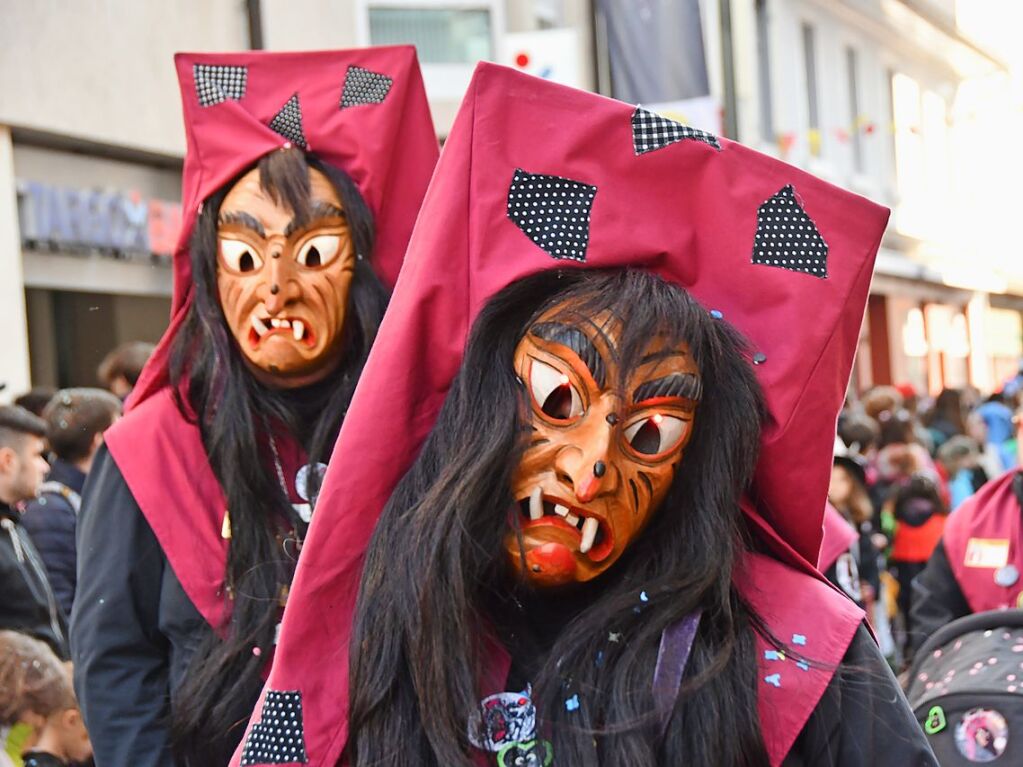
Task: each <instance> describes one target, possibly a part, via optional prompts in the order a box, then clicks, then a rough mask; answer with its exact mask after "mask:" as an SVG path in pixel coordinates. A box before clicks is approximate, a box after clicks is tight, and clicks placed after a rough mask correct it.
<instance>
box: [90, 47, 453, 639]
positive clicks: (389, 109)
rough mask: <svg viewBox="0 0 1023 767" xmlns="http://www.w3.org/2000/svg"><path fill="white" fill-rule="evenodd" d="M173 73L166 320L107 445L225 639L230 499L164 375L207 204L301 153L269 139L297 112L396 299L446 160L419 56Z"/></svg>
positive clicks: (248, 56)
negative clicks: (372, 234) (173, 236)
mask: <svg viewBox="0 0 1023 767" xmlns="http://www.w3.org/2000/svg"><path fill="white" fill-rule="evenodd" d="M175 64H176V65H177V70H178V78H179V80H180V84H181V95H182V102H183V110H184V117H185V129H186V135H187V144H188V152H187V154H186V156H185V165H184V172H183V180H182V190H183V191H182V195H183V202H182V208H183V213H182V227H181V232H180V234H179V237H178V243H177V248H176V250H175V252H174V298H173V303H172V317H171V322H170V326H169V328H168V329H167V332H166V333H165V334H164V336H163V338H162V339H161V341H160V343H159V345H158V346H157V349H156V351H155V353H154V354H153V357H152V359H150V361H149V364H147V365H146V368H145V370H144V371H143V373H142V376H141V378H140V379H139V382H138V385H137V386H136V388H135V391H134V392H133V393H132V396H131V399H130V400H129V401H128V405H127V414H126V415H125V417H124V418H123V419H121V420H120V421H118V423H117V424H116V425H115V426H114V427H113V428H111V429H110V430H109V431H108V432H107V434H106V437H105V438H106V444H107V446H108V448H109V450H110V454H111V455H112V456H113V458H114V461H115V462H116V463H117V466H118V468H119V469H120V470H121V473H122V474H123V475H124V478H125V481H126V482H127V484H128V487H129V489H130V490H131V492H132V495H133V496H134V498H135V500H136V501H137V502H138V504H139V507H140V508H141V510H142V513H143V514H144V515H145V517H146V519H147V521H148V522H149V524H150V526H151V527H152V528H153V531H154V533H155V534H156V536H157V539H158V540H159V542H160V546H161V547H162V548H163V551H164V554H165V555H166V556H167V560H168V562H169V563H170V566H171V568H172V569H173V570H174V573H175V574H176V575H177V577H178V579H179V580H180V582H181V585H182V587H183V588H184V590H185V593H186V594H187V595H188V597H189V599H190V600H191V601H192V602H193V603H194V604H195V606H196V609H198V610H199V612H200V613H201V614H202V616H203V617H204V618H205V619H206V620H207V621H208V622H209V623H210V625H211V626H213V627H214V628H217V629H221V628H222V627H223V625H224V623H225V622H226V620H227V617H228V615H229V602H228V601H227V600H226V598H225V596H224V595H223V593H222V592H223V589H222V585H223V579H224V568H225V565H226V557H227V543H226V541H224V540H223V539H222V538H221V534H220V533H221V523H222V520H223V516H224V499H223V495H222V493H221V491H220V487H219V485H218V483H217V480H216V478H215V477H214V476H213V472H212V470H211V469H210V466H209V463H208V462H207V460H206V452H205V450H204V448H203V445H202V439H201V437H200V434H199V430H198V428H197V427H196V426H195V425H194V424H192V423H190V422H188V421H186V420H185V419H184V418H183V417H182V416H181V414H180V413H179V411H178V409H177V408H176V407H175V404H174V401H173V396H172V393H171V386H172V385H173V384H172V382H171V381H170V380H169V370H168V366H169V362H170V349H171V345H172V343H173V341H174V338H175V336H176V335H177V332H178V330H179V328H180V327H181V325H182V323H183V321H184V318H185V315H186V313H187V311H188V308H189V307H190V305H191V302H192V297H193V294H192V287H193V286H192V267H191V262H190V254H189V242H190V240H191V237H192V231H193V229H194V228H195V223H196V218H197V216H198V212H199V210H200V208H201V205H202V202H203V200H205V199H206V198H207V197H209V196H210V195H211V194H212V193H213V192H215V191H216V190H217V189H219V188H220V187H221V186H223V185H224V184H225V183H227V182H228V181H230V180H231V179H233V178H234V177H236V176H237V175H238V174H239V173H241V172H242V171H243V170H245V169H246V168H248V167H250V166H251V165H253V164H254V163H255V162H256V161H257V160H258V159H259V158H260V157H262V156H263V155H265V154H267V153H268V152H272V151H275V150H277V149H280V148H281V147H282V146H284V145H285V144H286V143H287V144H290V143H293V140H294V138H295V136H294V135H293V136H290V137H289V136H286V135H281V134H279V133H277V132H276V130H275V129H274V128H271V127H270V126H271V124H274V125H275V126H277V127H278V128H279V127H280V122H275V117H277V116H278V115H279V114H282V110H283V114H285V115H286V116H288V117H291V118H293V117H294V112H293V111H289V109H291V108H292V107H289V103H291V104H297V105H298V106H297V109H298V110H299V114H300V117H299V119H300V121H301V122H300V125H301V132H302V136H303V137H304V139H305V142H306V146H307V148H308V149H309V150H310V151H312V152H314V153H315V154H317V155H318V156H319V157H320V158H321V159H323V160H324V161H326V162H328V163H330V164H332V165H335V166H337V167H339V168H342V169H343V170H345V171H346V172H347V173H348V174H349V175H350V176H351V177H352V179H353V180H354V181H355V183H356V184H357V185H358V187H359V191H360V192H361V193H362V195H363V197H364V198H365V199H366V202H367V203H368V204H369V207H370V209H371V210H372V212H373V217H374V221H375V228H376V245H375V247H374V252H373V256H372V263H373V268H374V270H375V271H376V272H377V274H378V275H380V277H381V278H382V279H383V281H384V283H385V284H386V285H388V286H391V285H393V284H394V281H395V279H396V278H397V274H398V271H399V269H400V266H401V262H402V259H403V257H404V255H405V248H406V246H407V244H408V241H409V237H410V236H411V233H412V227H413V224H414V222H415V217H416V213H417V212H418V210H419V206H420V204H421V203H422V200H423V196H424V194H425V192H426V187H427V184H428V183H429V180H430V175H431V174H432V172H433V168H434V165H435V164H436V160H437V154H438V149H437V139H436V135H435V133H434V130H433V122H432V120H431V118H430V112H429V108H428V105H427V101H426V93H425V91H424V90H423V82H422V76H421V75H420V72H419V65H418V63H417V61H416V55H415V49H413V48H412V47H411V46H400V47H389V48H367V49H363V50H348V51H319V52H309V53H262V52H245V53H194V54H193V53H181V54H178V55H177V56H176V57H175ZM367 73H368V74H367ZM371 75H375V76H377V77H376V78H373V77H371ZM350 78H354V79H350ZM381 78H382V79H381ZM387 80H390V85H389V86H387V84H386V81H387ZM367 81H369V82H372V83H374V84H375V85H376V87H375V88H370V89H365V88H363V89H362V92H363V93H365V92H367V90H368V91H369V92H370V95H369V96H368V97H367V96H363V98H364V99H366V98H371V99H376V101H372V102H367V103H360V104H356V105H352V106H346V107H345V108H343V109H342V108H341V105H342V94H343V93H345V92H346V89H347V90H348V91H349V92H352V91H353V89H354V86H355V85H358V84H364V83H366V82H367ZM346 83H347V85H346ZM296 94H297V99H295V96H296ZM293 99H295V100H294V101H293ZM289 124H291V125H294V121H293V120H292V121H291V122H290V123H289ZM285 130H286V132H290V133H293V132H294V131H293V130H291V131H288V130H287V129H285Z"/></svg>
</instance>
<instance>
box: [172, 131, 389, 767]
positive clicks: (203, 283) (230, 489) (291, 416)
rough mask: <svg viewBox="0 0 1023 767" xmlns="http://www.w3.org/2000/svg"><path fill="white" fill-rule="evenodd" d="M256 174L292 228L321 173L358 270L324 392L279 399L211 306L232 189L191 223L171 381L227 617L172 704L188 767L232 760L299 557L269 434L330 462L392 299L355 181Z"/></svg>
mask: <svg viewBox="0 0 1023 767" xmlns="http://www.w3.org/2000/svg"><path fill="white" fill-rule="evenodd" d="M254 167H258V168H259V172H260V185H261V186H262V188H263V190H264V191H265V192H266V193H267V194H268V195H270V197H271V198H272V199H273V200H274V201H275V202H277V203H279V204H282V205H284V206H286V207H289V208H291V210H292V211H294V213H295V215H296V216H302V215H304V214H306V212H307V211H308V209H309V205H310V183H309V169H310V168H312V169H316V170H318V171H320V172H321V173H323V174H324V175H325V176H326V177H327V179H328V180H329V181H330V183H331V184H332V185H333V186H334V188H335V190H336V191H337V193H338V196H339V197H340V199H341V202H342V205H343V207H344V213H345V216H346V218H347V220H348V226H349V231H350V232H351V237H352V240H353V244H354V246H355V252H356V253H357V254H358V258H357V259H356V263H355V273H354V276H353V279H352V283H351V287H350V290H349V294H348V306H347V308H346V312H345V323H344V329H343V334H344V336H343V343H344V358H343V360H342V363H341V365H340V366H339V367H338V369H337V370H336V371H335V372H333V373H332V374H331V375H330V376H329V377H328V379H327V380H326V381H323V382H322V383H319V384H315V385H313V386H311V387H308V388H306V389H302V390H299V391H297V392H295V391H292V392H288V391H275V390H272V389H270V388H267V387H265V386H263V385H261V384H260V383H259V382H257V380H256V379H255V378H254V377H253V376H252V374H251V373H249V372H248V370H247V368H246V366H245V363H244V361H243V359H242V355H241V352H240V351H239V350H238V348H237V345H236V342H235V340H234V338H233V337H232V335H231V333H230V331H229V329H228V326H227V323H226V321H225V319H224V313H223V310H222V308H221V306H220V300H219V297H218V294H217V280H216V275H217V223H218V216H219V211H220V206H221V203H222V202H223V200H224V197H225V196H226V194H227V192H228V191H230V189H231V188H232V187H233V186H234V185H235V183H236V182H237V180H238V179H237V178H236V179H234V180H233V181H231V182H229V183H227V184H225V185H224V187H222V188H221V189H220V190H219V191H217V192H216V193H215V194H213V195H212V196H210V198H208V199H207V200H206V201H205V203H204V205H203V210H202V212H201V214H200V215H199V219H198V221H197V223H196V228H195V232H194V234H193V237H192V246H191V258H192V275H193V281H194V296H193V301H192V305H191V308H190V310H189V313H188V315H187V317H186V319H185V322H184V325H183V326H182V329H181V332H180V333H179V334H178V336H177V337H176V338H175V341H174V348H173V350H172V359H171V378H172V380H173V381H176V382H178V386H177V388H176V391H177V396H178V406H179V408H180V409H181V411H182V413H184V414H185V415H186V417H197V419H198V424H199V428H200V431H201V433H202V439H203V445H204V446H205V448H206V454H207V457H208V458H209V462H210V467H211V468H212V469H213V473H214V475H215V476H216V477H217V480H218V481H219V483H220V486H221V488H222V489H223V492H224V495H225V497H226V499H227V506H228V509H230V513H231V532H232V537H231V545H230V548H229V551H228V560H227V572H226V574H225V577H226V583H227V586H228V589H229V593H230V594H232V595H233V605H232V612H231V622H230V626H229V628H228V632H227V637H226V639H223V640H221V639H220V638H219V637H217V635H216V634H215V633H214V632H213V631H212V629H210V628H209V627H208V626H204V631H205V634H204V636H203V637H202V641H201V642H199V644H198V647H197V649H196V651H195V653H194V655H193V657H192V661H191V664H190V667H189V670H188V673H187V674H186V675H185V679H184V681H183V682H182V684H181V687H180V688H179V689H178V690H177V691H174V692H173V693H172V712H171V716H172V737H173V741H174V748H175V752H176V755H177V757H178V759H179V760H180V761H182V762H184V763H186V764H226V763H227V761H228V760H229V759H230V756H231V753H232V752H233V750H234V747H235V746H236V745H237V743H238V741H239V740H240V739H241V736H242V734H243V732H244V726H245V723H246V721H247V720H248V715H249V713H250V711H251V710H252V707H253V705H254V704H255V701H256V699H257V696H258V694H259V691H260V689H261V687H262V678H261V673H260V672H261V671H262V669H263V667H264V665H265V659H266V658H268V657H270V652H271V651H272V648H273V641H274V633H275V627H276V624H277V622H278V620H279V619H280V599H281V592H282V588H286V587H287V585H288V584H290V582H291V578H292V575H293V574H294V566H295V562H294V557H293V556H289V555H288V553H286V552H285V551H284V550H283V548H282V545H281V543H280V542H279V541H278V539H277V537H276V536H277V534H278V532H279V531H280V530H281V529H282V526H283V525H287V524H289V523H290V524H293V525H295V526H296V528H297V529H299V530H301V529H303V528H302V524H301V520H299V519H298V518H297V516H296V515H295V512H294V510H293V509H292V507H291V504H290V502H289V499H288V498H287V496H286V491H285V490H284V489H283V488H281V487H280V483H279V480H278V477H277V474H276V473H275V470H274V467H273V466H269V467H268V466H266V465H265V464H266V461H265V459H264V456H265V455H266V446H267V442H268V439H269V435H268V434H267V425H268V424H269V423H270V422H273V423H276V424H282V425H284V427H285V428H287V430H288V431H289V433H290V434H291V435H292V436H293V437H294V438H295V439H296V440H297V441H299V442H300V443H301V444H302V445H303V447H304V448H305V449H306V453H307V455H308V457H309V461H310V462H317V461H326V460H327V457H328V456H329V451H330V450H331V449H332V448H333V445H334V441H335V439H336V437H337V432H338V429H339V428H340V422H341V419H342V417H343V415H344V413H345V411H346V410H347V408H348V403H349V401H350V400H351V396H352V392H353V391H354V389H355V384H356V382H357V381H358V378H359V374H360V373H361V371H362V367H363V364H364V363H365V361H366V357H367V355H368V353H369V349H370V346H371V344H372V342H373V339H374V337H375V336H376V332H377V329H378V327H379V325H380V320H381V319H382V317H383V313H384V309H385V308H386V305H387V291H386V289H385V288H384V286H383V285H382V283H381V282H380V280H379V278H378V277H377V276H376V274H375V273H374V272H373V269H372V268H371V267H370V262H371V261H370V257H371V255H372V250H373V234H374V228H373V218H372V213H371V212H370V210H369V208H368V207H367V205H366V203H365V201H364V200H363V198H362V196H361V195H360V193H359V190H358V187H356V185H355V183H354V182H353V181H352V180H351V178H349V177H348V175H347V174H345V173H344V172H343V171H341V170H339V169H337V168H334V167H332V166H330V165H327V164H326V163H324V162H322V161H321V160H319V159H318V158H317V157H315V156H314V155H312V154H307V153H303V152H301V151H299V150H297V149H292V150H281V151H276V152H272V153H271V154H268V155H266V156H264V157H263V158H262V159H261V160H259V162H258V163H257V164H256V165H255V166H254ZM246 172H247V171H246ZM241 175H244V174H241ZM238 178H240V175H239V177H238ZM196 413H197V414H199V415H198V416H194V415H191V416H190V415H189V414H196ZM253 648H259V650H260V651H261V652H260V653H259V654H256V653H254V652H253Z"/></svg>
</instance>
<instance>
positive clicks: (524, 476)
mask: <svg viewBox="0 0 1023 767" xmlns="http://www.w3.org/2000/svg"><path fill="white" fill-rule="evenodd" d="M540 439H546V440H549V439H550V436H549V435H545V434H544V433H543V432H542V431H532V432H530V437H529V441H530V443H532V442H535V441H536V440H540ZM560 449H561V445H560V444H558V443H555V442H553V441H548V442H546V443H544V444H541V445H538V446H536V447H531V448H530V447H527V448H526V451H525V452H524V453H523V454H522V459H521V460H520V461H519V466H518V469H516V471H515V473H514V475H513V478H512V484H513V486H514V489H516V490H520V489H524V490H527V491H528V490H529V489H531V487H523V486H525V485H529V484H530V481H531V480H535V479H536V478H537V477H539V476H541V475H543V474H545V473H547V472H551V471H554V460H555V458H556V457H557V455H558V451H559V450H560Z"/></svg>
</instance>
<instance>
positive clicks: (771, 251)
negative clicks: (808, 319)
mask: <svg viewBox="0 0 1023 767" xmlns="http://www.w3.org/2000/svg"><path fill="white" fill-rule="evenodd" d="M753 263H754V264H761V265H763V266H777V267H779V268H781V269H789V270H791V271H794V272H804V273H805V274H812V275H813V276H814V277H820V278H821V279H824V278H825V277H827V276H828V244H827V243H826V242H825V241H824V238H823V237H821V233H820V231H819V230H818V229H817V225H816V224H814V222H813V220H812V219H811V218H810V217H809V216H808V215H807V214H806V211H805V210H803V206H802V205H800V204H799V200H798V199H796V191H795V189H793V188H792V185H791V184H788V185H787V186H784V187H782V188H781V189H780V190H779V191H778V193H777V194H775V195H774V196H772V197H771V198H769V199H768V200H767V202H765V203H764V204H763V205H761V206H760V208H759V209H758V210H757V233H756V236H755V238H754V241H753Z"/></svg>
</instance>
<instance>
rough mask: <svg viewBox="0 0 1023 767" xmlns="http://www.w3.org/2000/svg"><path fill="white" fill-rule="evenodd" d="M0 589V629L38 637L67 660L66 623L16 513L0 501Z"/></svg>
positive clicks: (37, 553) (29, 539)
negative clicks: (1, 596) (0, 594)
mask: <svg viewBox="0 0 1023 767" xmlns="http://www.w3.org/2000/svg"><path fill="white" fill-rule="evenodd" d="M0 588H2V594H3V598H2V599H0V629H13V630H14V631H20V632H22V633H24V634H30V635H31V636H34V637H36V638H37V639H41V640H43V641H44V642H46V643H47V644H48V645H50V647H52V648H53V651H54V652H55V653H57V655H58V656H59V657H60V658H61V660H67V658H68V644H67V623H66V622H65V619H64V614H63V613H62V612H61V609H60V605H58V604H57V600H56V598H55V597H54V596H53V591H51V589H50V584H49V582H48V581H47V577H46V567H45V565H43V560H42V558H41V557H40V556H39V552H38V551H36V548H35V546H34V545H33V544H32V539H31V538H30V537H29V535H28V533H27V532H26V531H25V529H24V527H23V526H22V524H21V514H20V512H18V511H16V510H14V509H12V508H11V507H10V506H8V505H7V504H5V503H0Z"/></svg>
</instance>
